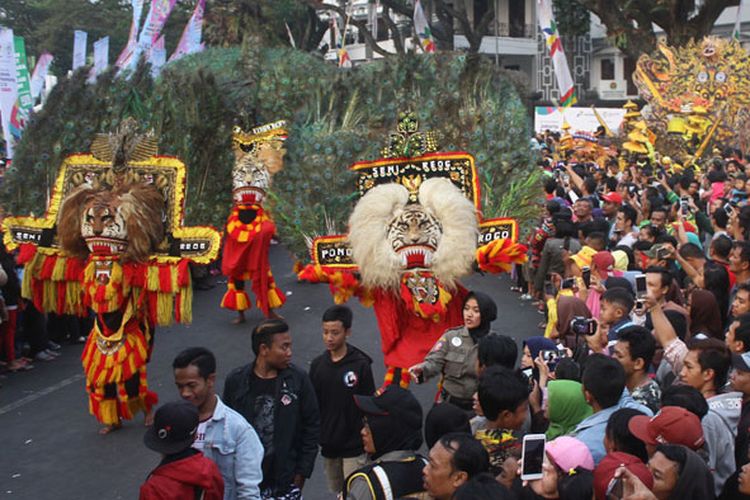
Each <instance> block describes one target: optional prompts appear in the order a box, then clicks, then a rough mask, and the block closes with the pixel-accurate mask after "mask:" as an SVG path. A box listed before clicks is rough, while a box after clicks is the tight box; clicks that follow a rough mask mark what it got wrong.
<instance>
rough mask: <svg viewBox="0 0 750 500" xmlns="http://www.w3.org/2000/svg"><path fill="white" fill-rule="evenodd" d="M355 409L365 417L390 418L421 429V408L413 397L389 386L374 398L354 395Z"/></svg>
mask: <svg viewBox="0 0 750 500" xmlns="http://www.w3.org/2000/svg"><path fill="white" fill-rule="evenodd" d="M354 402H355V404H356V405H357V407H358V408H359V409H360V410H361V411H362V412H363V413H365V414H367V415H381V416H391V417H394V418H396V419H397V420H398V421H399V422H402V423H404V424H406V425H408V426H409V427H412V428H415V429H421V428H422V406H421V405H420V404H419V401H417V398H415V397H414V395H413V394H412V393H411V392H409V391H407V390H406V389H402V388H401V387H399V386H398V385H394V384H391V385H389V386H388V387H386V389H385V390H384V391H383V392H382V393H379V394H378V393H376V394H375V395H374V396H362V395H359V394H355V395H354Z"/></svg>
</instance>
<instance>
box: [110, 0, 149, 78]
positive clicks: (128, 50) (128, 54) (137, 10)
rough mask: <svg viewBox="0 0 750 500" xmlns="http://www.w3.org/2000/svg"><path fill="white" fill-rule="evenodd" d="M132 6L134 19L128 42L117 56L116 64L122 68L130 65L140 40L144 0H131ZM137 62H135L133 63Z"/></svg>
mask: <svg viewBox="0 0 750 500" xmlns="http://www.w3.org/2000/svg"><path fill="white" fill-rule="evenodd" d="M130 6H131V7H132V8H133V20H132V21H131V23H130V34H129V35H128V43H127V44H125V48H124V49H122V52H120V55H119V56H117V60H116V61H115V66H117V67H118V68H120V69H123V68H128V67H130V65H131V63H132V60H133V53H134V52H135V44H136V43H137V42H138V29H139V28H140V21H141V14H142V13H143V0H131V2H130ZM132 64H135V63H132Z"/></svg>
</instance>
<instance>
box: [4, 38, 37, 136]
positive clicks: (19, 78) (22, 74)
mask: <svg viewBox="0 0 750 500" xmlns="http://www.w3.org/2000/svg"><path fill="white" fill-rule="evenodd" d="M13 52H14V56H15V65H16V92H17V97H16V102H15V104H14V105H13V110H12V111H11V113H10V133H11V134H12V135H13V138H14V139H15V140H16V142H18V141H19V140H20V139H21V134H22V133H23V129H24V128H26V123H27V122H28V120H29V116H30V115H31V110H32V108H33V107H34V100H33V99H32V98H31V77H30V76H29V68H28V66H26V44H25V43H24V41H23V37H20V36H14V37H13Z"/></svg>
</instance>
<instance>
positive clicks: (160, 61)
mask: <svg viewBox="0 0 750 500" xmlns="http://www.w3.org/2000/svg"><path fill="white" fill-rule="evenodd" d="M148 62H149V63H151V76H153V77H154V78H156V77H157V76H159V73H161V69H162V68H163V67H164V64H166V62H167V49H166V48H165V47H164V35H162V36H160V37H159V39H158V40H156V43H154V44H153V45H152V46H151V51H150V52H149V56H148Z"/></svg>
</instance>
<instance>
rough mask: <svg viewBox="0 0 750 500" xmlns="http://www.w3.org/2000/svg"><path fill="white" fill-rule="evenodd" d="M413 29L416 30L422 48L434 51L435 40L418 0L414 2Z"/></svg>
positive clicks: (425, 50) (426, 50)
mask: <svg viewBox="0 0 750 500" xmlns="http://www.w3.org/2000/svg"><path fill="white" fill-rule="evenodd" d="M414 30H415V31H416V32H417V37H418V38H419V44H420V46H421V47H422V50H423V51H424V52H427V53H430V52H435V40H434V39H433V38H432V30H431V29H430V25H429V23H428V22H427V17H425V15H424V11H423V10H422V4H421V3H419V0H416V2H414Z"/></svg>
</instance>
